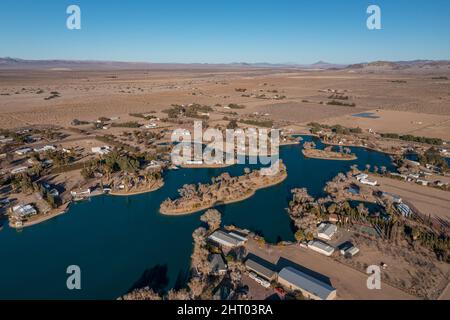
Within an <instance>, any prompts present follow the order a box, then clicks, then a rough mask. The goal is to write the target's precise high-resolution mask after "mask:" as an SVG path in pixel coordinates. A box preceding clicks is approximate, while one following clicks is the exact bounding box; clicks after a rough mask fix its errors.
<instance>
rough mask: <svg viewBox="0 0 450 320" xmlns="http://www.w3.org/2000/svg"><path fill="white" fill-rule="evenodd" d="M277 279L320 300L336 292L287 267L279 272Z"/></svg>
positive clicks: (328, 286)
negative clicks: (281, 279)
mask: <svg viewBox="0 0 450 320" xmlns="http://www.w3.org/2000/svg"><path fill="white" fill-rule="evenodd" d="M278 278H283V279H284V280H286V281H288V282H289V283H292V284H293V285H295V286H296V287H298V288H301V289H303V290H305V291H307V292H309V293H311V294H313V295H315V296H317V297H319V298H320V299H322V300H326V299H327V298H328V297H329V296H330V294H331V293H333V292H334V291H336V289H335V288H333V287H332V286H330V285H329V284H327V283H324V282H322V281H320V280H318V279H316V278H314V277H311V276H310V275H307V274H306V273H304V272H301V271H299V270H297V269H294V268H292V267H287V268H284V269H283V270H281V271H280V273H279V274H278Z"/></svg>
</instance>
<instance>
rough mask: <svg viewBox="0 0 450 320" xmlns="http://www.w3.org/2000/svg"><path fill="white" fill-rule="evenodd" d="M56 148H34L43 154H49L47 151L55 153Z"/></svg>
mask: <svg viewBox="0 0 450 320" xmlns="http://www.w3.org/2000/svg"><path fill="white" fill-rule="evenodd" d="M55 150H56V147H55V146H50V145H48V146H43V147H41V148H34V151H35V152H38V153H41V152H47V151H55Z"/></svg>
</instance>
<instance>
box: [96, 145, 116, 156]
mask: <svg viewBox="0 0 450 320" xmlns="http://www.w3.org/2000/svg"><path fill="white" fill-rule="evenodd" d="M91 151H92V153H95V154H98V155H101V156H104V155H107V154H108V153H110V152H111V147H110V146H103V147H93V148H91Z"/></svg>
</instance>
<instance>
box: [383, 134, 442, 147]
mask: <svg viewBox="0 0 450 320" xmlns="http://www.w3.org/2000/svg"><path fill="white" fill-rule="evenodd" d="M381 136H382V137H383V138H388V139H399V140H403V141H411V142H419V143H427V144H432V145H436V146H440V145H442V143H443V140H442V139H439V138H428V137H417V136H413V135H410V134H407V135H399V134H397V133H382V134H381Z"/></svg>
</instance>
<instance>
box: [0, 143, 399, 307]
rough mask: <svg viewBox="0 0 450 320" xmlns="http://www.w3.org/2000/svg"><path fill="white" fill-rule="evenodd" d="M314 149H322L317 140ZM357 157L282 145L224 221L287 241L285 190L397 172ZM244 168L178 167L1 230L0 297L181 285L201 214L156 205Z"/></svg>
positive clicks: (317, 191)
mask: <svg viewBox="0 0 450 320" xmlns="http://www.w3.org/2000/svg"><path fill="white" fill-rule="evenodd" d="M304 139H305V140H306V141H310V140H314V141H315V142H316V144H317V146H318V147H319V148H323V144H321V143H320V141H318V140H317V139H315V138H311V137H304ZM351 149H352V151H353V152H354V153H356V155H357V156H358V160H355V161H351V162H347V161H327V160H318V159H306V158H304V157H303V155H302V153H301V146H299V145H292V146H285V147H282V148H281V151H280V156H281V158H282V159H283V161H284V163H285V164H286V166H287V169H288V178H287V179H286V180H285V181H284V182H283V183H281V184H279V185H277V186H274V187H271V188H268V189H264V190H259V191H258V192H257V193H256V195H255V196H254V197H252V198H250V199H248V200H246V201H243V202H240V203H235V204H231V205H227V206H222V207H219V208H218V209H219V210H220V211H221V212H222V214H223V217H222V221H223V224H225V225H229V224H234V225H237V226H239V227H241V228H248V229H251V230H252V231H255V232H257V233H260V234H262V235H264V237H265V238H266V240H267V241H269V242H272V243H275V242H278V241H280V240H293V239H294V235H293V231H292V228H291V220H290V219H289V216H288V214H287V212H286V207H287V206H288V202H289V200H290V199H291V193H290V190H291V189H293V188H298V187H306V188H308V191H309V193H310V194H311V195H312V196H315V197H319V196H323V195H324V192H323V188H324V186H325V183H326V182H327V181H329V180H330V179H332V178H333V177H334V176H336V175H337V174H338V173H339V172H346V171H348V170H349V168H350V166H351V165H353V164H358V165H359V167H360V168H361V169H363V168H365V165H366V164H367V163H369V164H371V165H372V166H374V165H377V166H378V167H381V166H386V167H387V168H388V170H395V168H394V167H393V165H392V164H391V160H390V157H389V156H388V155H385V154H382V153H378V152H374V151H368V150H365V149H362V148H351ZM246 167H251V168H257V167H258V166H246V165H237V166H233V167H229V168H224V169H181V170H177V171H169V172H167V173H166V174H165V185H164V187H163V188H162V189H160V190H158V191H155V192H153V193H149V194H144V195H137V196H130V197H112V196H100V197H96V198H92V199H91V200H90V201H86V202H82V203H77V204H73V205H72V206H71V208H70V210H69V212H68V213H67V214H65V215H62V216H59V217H57V218H55V219H52V220H50V221H47V222H45V223H42V224H39V225H36V226H33V227H30V228H26V229H24V230H22V231H20V232H18V231H16V230H14V229H11V228H9V227H7V226H5V227H4V229H3V230H2V231H0V299H115V298H117V297H118V296H120V295H122V294H124V293H126V292H128V291H129V290H130V289H132V288H135V287H143V286H146V285H151V286H152V287H155V288H160V289H165V290H167V289H170V288H173V287H178V286H180V285H183V284H184V283H185V280H186V277H187V274H188V271H189V265H190V255H191V252H192V232H193V230H194V229H196V228H197V227H199V226H200V225H201V222H200V220H199V217H200V215H201V214H202V213H198V214H194V215H189V216H182V217H167V216H162V215H160V214H159V213H158V209H159V205H160V203H161V202H162V201H163V200H165V199H166V198H167V197H172V198H174V197H176V196H177V194H178V192H177V190H178V189H179V188H181V187H182V186H183V185H184V184H190V183H198V182H202V183H208V182H210V181H211V178H212V177H214V176H217V175H219V174H221V173H222V172H230V174H231V175H241V174H243V172H244V169H245V168H246ZM70 265H78V266H80V268H81V279H82V281H81V285H82V290H79V291H69V290H68V289H67V287H66V279H67V277H68V275H67V274H66V269H67V267H68V266H70Z"/></svg>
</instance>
